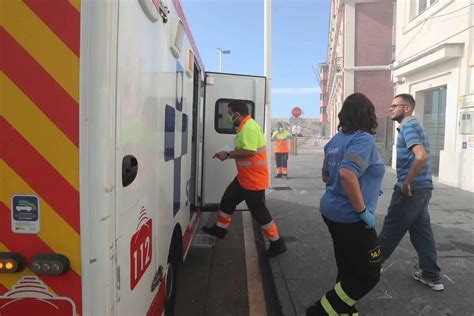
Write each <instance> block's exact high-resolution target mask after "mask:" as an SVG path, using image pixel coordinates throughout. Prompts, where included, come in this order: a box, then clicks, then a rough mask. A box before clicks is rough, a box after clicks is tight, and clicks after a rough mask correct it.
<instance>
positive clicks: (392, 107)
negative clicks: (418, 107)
mask: <svg viewBox="0 0 474 316" xmlns="http://www.w3.org/2000/svg"><path fill="white" fill-rule="evenodd" d="M407 105H408V104H391V105H389V106H388V109H389V110H393V109H395V108H396V107H399V106H407Z"/></svg>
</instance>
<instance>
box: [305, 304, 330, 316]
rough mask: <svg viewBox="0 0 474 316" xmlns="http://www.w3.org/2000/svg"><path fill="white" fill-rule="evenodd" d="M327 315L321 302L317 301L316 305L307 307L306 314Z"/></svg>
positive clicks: (312, 315)
mask: <svg viewBox="0 0 474 316" xmlns="http://www.w3.org/2000/svg"><path fill="white" fill-rule="evenodd" d="M323 315H327V313H326V311H325V310H324V308H323V307H322V306H321V303H320V302H319V301H317V302H316V303H315V304H314V305H311V306H310V307H308V308H307V309H306V316H323Z"/></svg>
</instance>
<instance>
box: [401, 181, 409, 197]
mask: <svg viewBox="0 0 474 316" xmlns="http://www.w3.org/2000/svg"><path fill="white" fill-rule="evenodd" d="M400 190H401V191H402V193H403V194H405V195H408V196H411V187H410V183H407V182H403V183H402V187H401V188H400Z"/></svg>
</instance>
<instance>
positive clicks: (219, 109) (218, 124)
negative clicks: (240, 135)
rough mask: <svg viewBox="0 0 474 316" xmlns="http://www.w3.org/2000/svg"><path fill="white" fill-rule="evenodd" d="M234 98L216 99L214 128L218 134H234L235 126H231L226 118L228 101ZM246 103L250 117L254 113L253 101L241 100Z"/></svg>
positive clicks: (230, 122)
mask: <svg viewBox="0 0 474 316" xmlns="http://www.w3.org/2000/svg"><path fill="white" fill-rule="evenodd" d="M232 101H235V99H219V100H217V101H216V110H215V116H214V128H215V129H216V132H218V133H220V134H235V128H233V126H232V121H231V120H230V119H229V118H228V114H229V108H228V105H229V103H230V102H232ZM241 101H244V102H245V103H247V107H248V109H249V113H250V115H251V116H252V117H254V115H255V103H253V102H252V101H249V100H241Z"/></svg>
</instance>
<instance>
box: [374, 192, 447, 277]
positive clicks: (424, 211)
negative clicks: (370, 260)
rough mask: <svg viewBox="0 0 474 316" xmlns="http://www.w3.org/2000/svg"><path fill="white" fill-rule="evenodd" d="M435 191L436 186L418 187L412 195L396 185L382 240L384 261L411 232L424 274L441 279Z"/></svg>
mask: <svg viewBox="0 0 474 316" xmlns="http://www.w3.org/2000/svg"><path fill="white" fill-rule="evenodd" d="M431 192H432V189H417V190H412V196H407V195H405V194H403V193H402V192H401V191H400V189H399V188H398V187H395V190H394V192H393V195H392V200H391V201H390V206H389V207H388V213H387V216H385V219H384V222H383V228H382V231H381V232H380V235H379V242H380V250H381V253H382V262H383V261H385V260H386V259H388V258H389V257H390V255H391V254H392V252H393V251H394V250H395V248H397V246H398V244H399V243H400V241H401V240H402V238H403V236H405V234H406V232H407V231H408V232H410V241H411V243H412V245H413V247H415V250H416V252H417V253H418V260H419V266H420V269H421V270H422V271H423V277H424V278H426V279H430V280H433V281H437V280H439V279H440V276H439V273H440V271H441V269H440V268H439V266H438V265H437V263H436V244H435V240H434V237H433V231H432V230H431V222H430V214H429V213H428V203H429V201H430V199H431Z"/></svg>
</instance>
